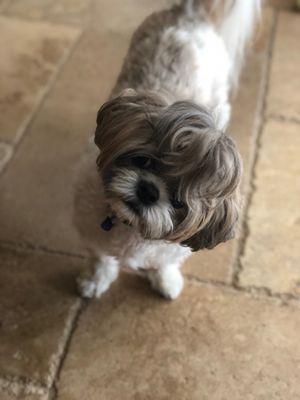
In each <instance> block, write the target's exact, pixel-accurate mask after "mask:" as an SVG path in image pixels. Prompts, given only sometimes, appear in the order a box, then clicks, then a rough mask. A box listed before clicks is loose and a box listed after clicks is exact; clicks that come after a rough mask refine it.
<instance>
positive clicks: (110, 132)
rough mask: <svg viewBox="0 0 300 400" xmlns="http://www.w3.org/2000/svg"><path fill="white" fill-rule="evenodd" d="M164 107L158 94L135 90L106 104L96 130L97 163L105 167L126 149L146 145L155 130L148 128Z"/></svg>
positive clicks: (130, 90) (100, 111)
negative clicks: (98, 150)
mask: <svg viewBox="0 0 300 400" xmlns="http://www.w3.org/2000/svg"><path fill="white" fill-rule="evenodd" d="M163 106H164V103H163V100H162V98H160V97H159V96H158V95H155V94H153V93H147V94H146V93H139V94H137V93H136V92H135V91H134V90H132V89H126V90H124V91H123V92H122V93H121V94H120V95H119V96H117V97H115V98H113V99H111V100H109V101H108V102H106V103H105V104H103V106H102V107H101V108H100V110H99V112H98V115H97V128H96V132H95V143H96V145H97V146H98V147H99V149H100V156H99V158H98V165H99V166H100V167H104V166H106V165H108V164H109V163H110V162H111V161H113V159H116V158H117V157H119V156H120V155H121V154H124V152H125V151H128V152H130V151H133V150H137V149H138V148H139V147H141V146H144V145H145V142H147V140H148V139H149V135H150V134H151V132H152V131H151V129H149V128H151V126H152V125H154V124H155V121H156V119H157V117H158V115H159V113H160V112H161V109H162V107H163ZM137 132H138V133H139V135H137ZM125 146H126V148H125Z"/></svg>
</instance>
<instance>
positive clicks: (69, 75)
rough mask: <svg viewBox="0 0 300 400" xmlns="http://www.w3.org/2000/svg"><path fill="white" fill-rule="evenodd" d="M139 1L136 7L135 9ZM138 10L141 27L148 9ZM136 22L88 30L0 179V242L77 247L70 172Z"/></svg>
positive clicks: (92, 128)
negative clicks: (110, 27) (111, 27)
mask: <svg viewBox="0 0 300 400" xmlns="http://www.w3.org/2000/svg"><path fill="white" fill-rule="evenodd" d="M134 9H135V8H134V4H133V5H132V7H131V11H132V12H133V11H134ZM138 10H139V12H140V14H141V15H139V14H138V13H137V12H136V13H135V20H136V23H135V26H137V25H138V24H139V23H140V22H141V20H142V19H143V17H144V10H141V9H138ZM134 28H135V27H133V26H130V27H128V26H127V25H126V24H125V22H124V24H123V25H122V24H120V25H119V26H118V27H116V28H115V29H106V28H105V29H104V28H103V29H101V27H100V26H99V27H97V29H92V28H91V29H89V30H88V31H87V32H86V34H84V36H83V37H82V38H81V40H80V42H79V44H78V45H77V47H76V49H75V51H74V52H73V54H72V56H71V58H70V59H69V60H68V62H67V63H66V65H65V66H64V69H63V71H62V72H61V73H60V75H59V78H58V80H57V82H56V84H55V85H54V86H53V89H52V90H51V93H50V94H49V95H48V97H47V100H46V101H45V103H44V105H43V107H42V108H41V110H40V111H39V114H38V115H37V116H36V118H35V120H34V122H33V123H32V124H31V127H30V129H28V131H27V133H26V137H25V138H24V140H23V141H22V143H21V145H20V146H19V148H18V151H17V152H16V154H15V156H14V158H13V160H12V161H11V164H10V168H9V169H7V170H6V172H5V174H3V176H2V179H1V181H0V191H1V193H3V195H1V196H0V220H1V224H0V240H10V241H14V242H26V243H30V244H33V245H42V246H46V247H49V248H52V249H58V250H66V251H71V252H74V253H79V252H81V251H82V249H81V241H80V240H79V239H78V237H77V234H76V232H75V230H74V229H73V225H72V221H71V214H72V202H73V191H72V187H73V186H72V178H73V177H74V166H75V165H77V163H78V160H79V159H80V157H81V155H82V153H83V152H84V151H85V148H86V145H87V141H88V138H89V137H90V136H91V135H93V133H94V127H95V118H96V113H97V111H98V109H99V107H100V105H101V104H102V103H103V102H104V101H105V100H106V99H107V97H108V95H109V93H110V90H111V88H112V86H113V85H114V83H115V80H116V78H117V75H118V73H119V70H120V68H121V64H122V59H123V57H124V56H125V54H126V51H127V47H128V43H129V40H130V37H131V34H132V32H133V30H134Z"/></svg>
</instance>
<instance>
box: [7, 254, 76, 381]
mask: <svg viewBox="0 0 300 400" xmlns="http://www.w3.org/2000/svg"><path fill="white" fill-rule="evenodd" d="M0 257H1V263H0V377H1V376H2V377H6V376H8V377H11V378H13V377H15V376H17V377H22V379H28V380H29V381H31V382H36V383H37V384H41V385H42V384H43V385H49V384H50V383H51V380H52V379H53V375H54V374H55V372H56V368H57V363H58V361H59V357H60V356H61V353H62V352H63V350H64V345H65V341H66V337H67V335H68V332H69V330H70V325H71V322H72V320H73V318H74V315H75V313H76V311H77V308H78V305H79V303H78V302H79V299H78V296H77V294H76V289H75V277H76V276H77V275H78V273H79V270H80V266H81V265H82V264H83V261H82V260H80V259H74V258H70V257H65V256H57V255H50V254H43V253H32V252H23V251H21V252H13V251H11V250H8V249H5V248H1V249H0Z"/></svg>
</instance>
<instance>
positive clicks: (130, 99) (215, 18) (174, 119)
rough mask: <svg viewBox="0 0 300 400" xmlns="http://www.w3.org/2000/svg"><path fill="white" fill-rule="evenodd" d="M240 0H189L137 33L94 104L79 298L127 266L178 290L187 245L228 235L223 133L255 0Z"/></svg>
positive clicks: (96, 292) (232, 220) (170, 293)
mask: <svg viewBox="0 0 300 400" xmlns="http://www.w3.org/2000/svg"><path fill="white" fill-rule="evenodd" d="M213 3H214V6H213ZM220 3H222V4H220ZM228 3H232V4H230V5H229V4H228ZM242 3H244V5H242ZM246 3H247V4H248V5H245V1H244V0H235V1H234V2H232V1H228V0H223V1H221V0H217V1H210V2H209V1H207V0H203V1H201V0H200V1H197V0H196V1H195V2H192V1H186V2H183V4H182V5H180V6H177V7H174V8H173V9H171V10H167V11H163V12H161V13H157V14H154V15H153V16H151V17H149V18H148V19H147V20H146V21H145V22H144V23H143V24H142V26H141V27H140V28H139V29H138V30H137V31H136V33H135V34H134V37H133V39H132V43H131V47H130V49H129V52H128V55H127V58H126V60H125V62H124V65H123V69H122V71H121V74H120V76H119V79H118V82H117V84H116V87H115V88H114V90H113V92H112V97H111V100H110V101H109V102H108V103H107V104H106V105H104V106H103V107H102V109H101V110H100V112H99V114H98V120H97V122H98V127H97V130H96V137H95V142H96V144H97V146H98V147H99V148H100V156H99V154H98V153H99V152H98V150H97V148H96V147H95V148H93V149H91V150H90V151H89V152H87V154H86V155H85V157H84V160H83V161H82V163H81V166H80V170H81V172H80V179H79V182H78V184H77V187H76V196H75V213H74V216H75V223H76V226H77V228H78V230H79V232H80V234H81V236H82V238H83V240H85V242H86V245H87V247H88V249H89V250H90V251H91V253H92V255H93V256H94V257H96V258H97V260H98V261H97V262H96V265H95V268H94V271H93V273H92V274H91V275H90V276H89V277H86V278H82V279H80V282H79V287H80V291H81V293H82V295H83V296H85V297H92V296H97V297H99V296H100V295H101V294H102V293H103V292H104V291H106V290H107V289H108V287H109V286H110V284H111V282H112V281H113V280H115V279H116V277H117V276H118V272H119V268H120V267H129V268H131V269H134V270H139V271H140V272H143V273H144V274H146V275H147V276H148V278H149V279H150V281H151V283H152V285H153V287H154V288H155V289H157V290H158V291H160V292H161V293H162V294H163V295H164V296H166V297H168V298H172V299H173V298H176V297H177V296H178V295H179V294H180V292H181V290H182V287H183V278H182V275H181V272H180V266H181V265H182V263H183V261H184V260H185V259H186V258H187V257H188V256H189V255H190V254H191V251H192V250H196V249H202V248H212V247H214V246H215V245H217V244H218V243H219V242H221V241H225V240H228V239H229V238H231V237H232V236H233V232H234V228H235V225H236V221H237V216H238V206H239V202H238V184H239V181H240V173H241V165H240V159H239V156H238V153H237V151H236V149H235V146H234V144H233V142H232V140H231V139H230V138H228V137H227V136H226V135H225V134H224V133H223V131H224V128H225V127H226V126H227V123H228V121H229V118H230V104H229V101H228V97H229V93H230V89H231V88H232V85H233V82H234V80H236V77H237V76H238V73H239V69H240V64H241V59H242V53H243V49H244V45H245V43H246V40H247V39H248V38H249V36H250V33H251V28H252V26H253V21H254V17H255V13H256V11H257V10H258V6H259V0H249V1H247V2H246ZM221 6H224V7H225V8H224V9H223V8H222V11H220V7H221ZM229 6H230V7H231V9H229V10H227V9H226V7H229ZM218 10H219V11H218ZM247 13H248V15H246V14H247ZM249 13H250V14H249ZM232 24H241V26H239V27H237V26H236V25H234V27H233V28H232ZM236 36H238V37H236ZM129 88H130V89H131V90H128V89H129ZM96 161H97V163H98V167H99V169H100V175H101V176H99V172H98V171H97V169H96ZM171 197H172V199H171ZM178 199H179V200H180V201H179V200H178ZM183 200H184V201H183ZM124 222H126V223H127V225H125V224H124Z"/></svg>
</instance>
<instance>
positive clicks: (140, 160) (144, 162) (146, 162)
mask: <svg viewBox="0 0 300 400" xmlns="http://www.w3.org/2000/svg"><path fill="white" fill-rule="evenodd" d="M132 163H133V164H134V165H135V166H136V167H139V168H144V169H146V168H150V167H151V166H152V164H153V160H152V159H151V158H149V157H146V156H136V157H133V158H132Z"/></svg>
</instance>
